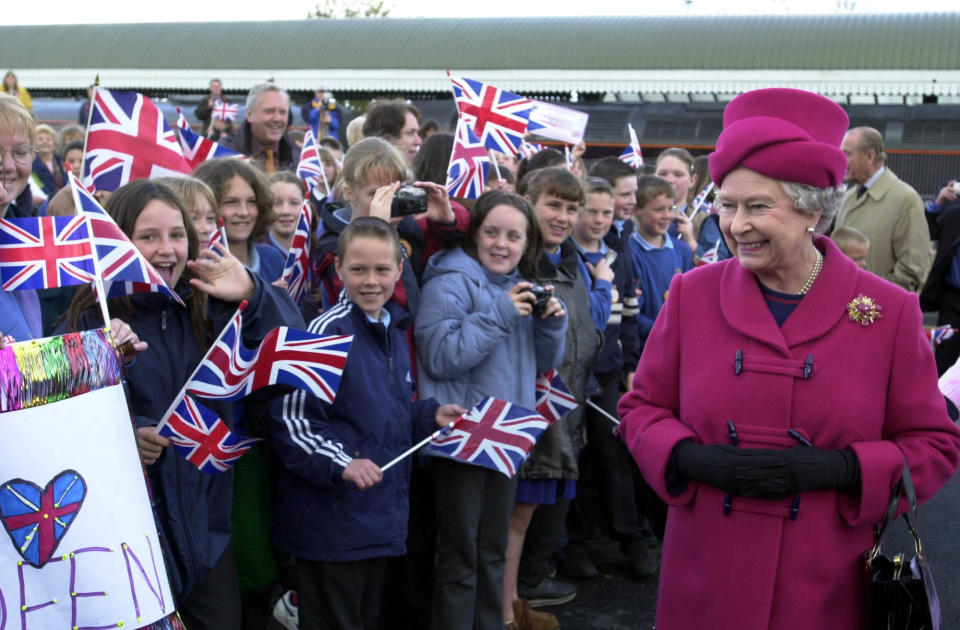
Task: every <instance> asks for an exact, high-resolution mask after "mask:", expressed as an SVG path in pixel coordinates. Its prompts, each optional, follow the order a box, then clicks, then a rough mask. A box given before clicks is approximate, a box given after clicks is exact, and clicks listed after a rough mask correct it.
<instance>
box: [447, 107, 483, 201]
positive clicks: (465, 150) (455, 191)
mask: <svg viewBox="0 0 960 630" xmlns="http://www.w3.org/2000/svg"><path fill="white" fill-rule="evenodd" d="M489 169H490V152H489V151H488V150H487V147H486V146H484V144H483V143H482V142H480V140H479V139H478V138H477V136H476V134H474V133H473V130H471V129H470V125H468V124H467V123H466V122H465V121H464V120H463V119H462V118H461V119H460V120H458V121H457V133H456V135H455V136H454V140H453V152H452V153H451V154H450V165H449V166H447V193H449V195H450V196H451V197H459V198H462V199H476V198H477V197H479V196H480V195H482V194H483V188H484V186H485V185H486V183H487V173H488V172H489Z"/></svg>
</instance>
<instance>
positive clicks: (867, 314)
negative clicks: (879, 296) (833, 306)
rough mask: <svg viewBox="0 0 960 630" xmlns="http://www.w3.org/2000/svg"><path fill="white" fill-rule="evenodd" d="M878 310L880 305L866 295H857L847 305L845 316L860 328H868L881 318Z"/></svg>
mask: <svg viewBox="0 0 960 630" xmlns="http://www.w3.org/2000/svg"><path fill="white" fill-rule="evenodd" d="M880 310H881V309H880V305H879V304H877V303H876V302H874V301H873V298H870V297H867V296H866V295H858V296H857V297H855V298H853V299H852V300H850V303H849V304H847V315H848V316H849V317H850V321H851V322H856V323H858V324H860V325H861V326H868V325H870V324H872V323H873V322H875V321H876V320H878V319H879V318H881V317H883V316H882V315H881V314H880Z"/></svg>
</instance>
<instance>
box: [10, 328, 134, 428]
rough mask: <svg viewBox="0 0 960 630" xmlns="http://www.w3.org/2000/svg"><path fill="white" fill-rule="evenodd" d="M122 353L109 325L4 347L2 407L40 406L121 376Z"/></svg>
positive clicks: (108, 382)
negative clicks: (108, 331)
mask: <svg viewBox="0 0 960 630" xmlns="http://www.w3.org/2000/svg"><path fill="white" fill-rule="evenodd" d="M120 367H121V361H120V356H119V354H118V352H117V348H116V346H115V345H114V344H113V341H112V338H111V337H110V336H109V335H108V334H107V333H106V331H104V330H87V331H84V332H75V333H68V334H66V335H62V336H59V337H45V338H43V339H34V340H31V341H21V342H19V343H12V344H9V345H8V346H7V347H5V348H2V349H0V412H4V411H15V410H17V409H23V408H25V407H35V406H37V405H45V404H47V403H51V402H55V401H58V400H63V399H64V398H70V397H71V396H76V395H78V394H82V393H84V392H88V391H90V390H93V389H99V388H101V387H107V386H110V385H116V384H117V383H119V382H120Z"/></svg>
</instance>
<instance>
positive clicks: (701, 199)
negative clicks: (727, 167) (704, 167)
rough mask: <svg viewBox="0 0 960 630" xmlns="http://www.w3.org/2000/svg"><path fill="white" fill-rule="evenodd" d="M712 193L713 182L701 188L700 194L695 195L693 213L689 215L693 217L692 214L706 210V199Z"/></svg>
mask: <svg viewBox="0 0 960 630" xmlns="http://www.w3.org/2000/svg"><path fill="white" fill-rule="evenodd" d="M712 191H713V182H710V183H709V184H707V185H706V186H704V187H703V190H701V191H700V194H699V195H697V197H696V199H694V200H693V204H692V205H693V211H692V214H691V215H690V216H691V217H693V215H694V214H696V213H698V212H700V211H701V210H704V211H706V210H707V197H709V196H710V193H711V192H712Z"/></svg>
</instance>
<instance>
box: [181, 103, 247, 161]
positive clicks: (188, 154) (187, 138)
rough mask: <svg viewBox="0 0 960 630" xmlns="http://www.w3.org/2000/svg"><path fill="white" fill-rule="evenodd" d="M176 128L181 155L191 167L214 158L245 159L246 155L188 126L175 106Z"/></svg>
mask: <svg viewBox="0 0 960 630" xmlns="http://www.w3.org/2000/svg"><path fill="white" fill-rule="evenodd" d="M177 114H178V116H177V129H179V130H180V147H181V148H182V149H183V157H184V158H185V159H186V160H187V162H188V163H189V164H190V166H191V168H196V167H198V166H200V165H201V164H203V163H204V162H206V161H207V160H212V159H214V158H226V157H236V158H242V159H246V158H247V156H245V155H243V154H242V153H237V152H236V151H233V150H231V149H228V148H227V147H225V146H222V145H220V144H219V143H217V142H214V141H213V140H211V139H210V138H204V137H203V136H201V135H199V134H197V133H196V132H195V131H194V130H193V129H191V128H190V123H188V122H187V119H186V118H184V117H183V112H181V111H180V108H179V107H178V108H177Z"/></svg>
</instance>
